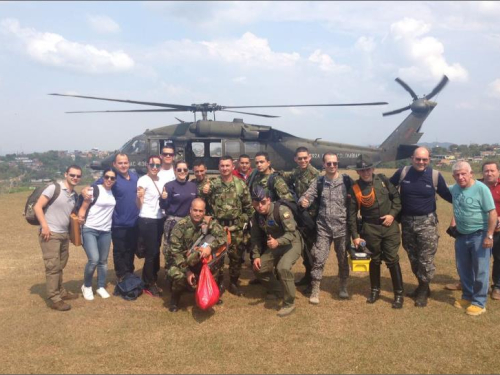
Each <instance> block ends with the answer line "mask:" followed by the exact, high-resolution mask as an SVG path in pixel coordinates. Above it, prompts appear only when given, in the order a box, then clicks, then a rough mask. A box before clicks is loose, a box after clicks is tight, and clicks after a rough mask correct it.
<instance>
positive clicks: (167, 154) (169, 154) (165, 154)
mask: <svg viewBox="0 0 500 375" xmlns="http://www.w3.org/2000/svg"><path fill="white" fill-rule="evenodd" d="M162 155H163V156H170V157H172V156H174V154H172V153H171V152H164V153H162Z"/></svg>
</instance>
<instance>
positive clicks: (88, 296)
mask: <svg viewBox="0 0 500 375" xmlns="http://www.w3.org/2000/svg"><path fill="white" fill-rule="evenodd" d="M82 294H83V298H85V299H86V300H87V301H92V300H93V299H94V293H93V292H92V287H91V286H89V287H88V288H87V287H86V286H85V285H82Z"/></svg>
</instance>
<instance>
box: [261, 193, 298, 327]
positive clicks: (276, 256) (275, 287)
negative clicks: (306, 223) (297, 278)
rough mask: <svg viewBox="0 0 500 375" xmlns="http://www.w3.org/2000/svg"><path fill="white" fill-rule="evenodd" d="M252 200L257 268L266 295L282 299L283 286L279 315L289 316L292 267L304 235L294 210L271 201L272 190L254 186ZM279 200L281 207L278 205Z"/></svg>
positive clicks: (292, 285)
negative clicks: (299, 228)
mask: <svg viewBox="0 0 500 375" xmlns="http://www.w3.org/2000/svg"><path fill="white" fill-rule="evenodd" d="M252 204H253V206H254V208H255V211H256V212H255V214H254V215H253V217H252V230H251V233H252V240H251V241H252V252H253V257H254V260H253V268H254V270H255V272H256V274H257V277H258V278H259V280H260V281H261V282H262V284H263V285H264V287H265V288H266V290H267V293H268V295H267V296H266V299H278V298H279V297H280V295H281V290H283V293H284V296H283V306H282V307H281V309H280V310H279V312H278V316H279V317H285V316H287V315H290V314H291V313H292V312H293V311H294V310H295V304H294V301H295V283H294V276H293V272H292V267H293V265H294V264H295V262H296V261H297V260H298V259H299V258H300V254H301V251H302V237H301V235H300V233H299V232H298V230H297V224H296V223H295V220H294V218H293V214H292V211H290V209H289V208H288V207H286V206H284V205H279V203H273V202H271V198H269V193H268V192H267V191H266V190H265V189H264V188H263V187H262V186H258V185H257V186H255V187H254V189H253V190H252ZM277 204H278V205H279V207H277V209H276V206H275V205H277ZM275 269H276V271H277V273H278V275H279V280H280V281H279V282H278V280H277V279H276V276H275V273H274V271H275ZM280 283H281V287H280Z"/></svg>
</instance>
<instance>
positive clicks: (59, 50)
mask: <svg viewBox="0 0 500 375" xmlns="http://www.w3.org/2000/svg"><path fill="white" fill-rule="evenodd" d="M0 29H1V30H2V31H3V32H4V33H6V34H7V35H10V36H13V37H14V41H15V42H17V43H18V45H20V47H21V48H22V50H23V51H24V53H26V54H27V55H28V56H29V57H30V58H31V59H33V60H34V61H37V62H39V63H42V64H44V65H48V66H55V67H61V68H66V69H70V70H73V71H78V72H83V73H91V74H102V73H116V72H124V71H128V70H130V69H132V68H133V67H134V60H132V58H130V57H129V56H128V55H127V54H126V53H125V52H123V51H121V50H118V51H111V52H110V51H106V50H104V49H98V48H97V47H95V46H93V45H90V44H82V43H76V42H71V41H69V40H66V39H65V38H64V37H62V36H61V35H59V34H54V33H47V32H39V31H37V30H35V29H33V28H22V27H21V26H20V24H19V21H18V20H16V19H4V20H2V21H1V22H0Z"/></svg>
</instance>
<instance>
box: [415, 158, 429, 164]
mask: <svg viewBox="0 0 500 375" xmlns="http://www.w3.org/2000/svg"><path fill="white" fill-rule="evenodd" d="M415 160H416V161H423V162H424V163H425V162H427V161H429V159H427V158H415Z"/></svg>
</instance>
